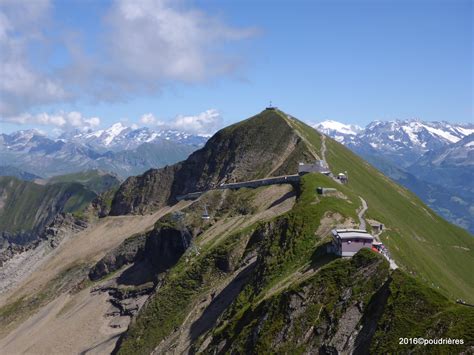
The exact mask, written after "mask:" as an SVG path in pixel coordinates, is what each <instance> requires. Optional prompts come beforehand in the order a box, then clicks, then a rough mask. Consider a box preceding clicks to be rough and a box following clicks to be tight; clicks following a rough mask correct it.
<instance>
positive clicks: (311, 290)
mask: <svg viewBox="0 0 474 355" xmlns="http://www.w3.org/2000/svg"><path fill="white" fill-rule="evenodd" d="M369 269H372V271H371V273H372V275H373V277H366V273H365V272H361V270H369ZM388 272H389V266H388V263H387V261H386V260H384V259H383V258H382V257H381V256H380V255H377V254H375V253H373V252H371V251H370V250H368V249H363V250H361V251H360V252H359V253H358V254H356V256H354V258H352V259H337V260H335V261H333V262H330V263H329V264H327V265H325V266H323V267H322V268H321V269H320V270H319V271H318V273H316V274H315V275H314V276H312V277H311V278H309V279H307V280H305V281H303V282H301V283H293V285H291V286H290V287H288V288H287V289H286V290H284V291H282V292H280V293H277V294H275V295H273V296H272V297H270V298H268V299H266V300H263V301H262V302H260V303H256V304H255V303H253V304H251V305H250V306H248V307H246V308H245V309H244V310H243V311H241V312H239V313H237V314H236V315H235V316H231V317H228V318H225V319H224V321H223V322H224V324H223V325H221V326H220V328H217V329H215V331H214V333H213V340H212V342H211V344H210V347H209V348H207V349H206V353H213V352H214V351H216V348H217V346H219V344H220V343H221V342H222V341H225V343H226V347H224V349H222V350H221V351H219V352H220V353H221V352H223V353H250V352H251V353H257V354H259V353H266V352H267V351H268V349H272V350H271V351H272V352H274V353H292V354H303V353H307V352H308V351H310V352H311V350H313V351H314V350H315V349H314V348H312V347H311V346H312V345H316V349H317V348H318V347H319V345H321V343H322V342H323V341H324V340H325V339H323V337H324V336H325V335H326V336H327V335H333V334H332V332H333V331H332V329H335V327H336V326H337V325H338V321H339V318H340V317H341V315H342V314H343V313H344V311H345V310H346V308H347V307H349V306H352V305H353V304H356V303H357V304H358V307H359V308H364V307H365V306H366V305H367V304H368V303H369V301H370V299H371V297H372V295H373V294H374V293H375V292H377V290H378V289H379V288H380V287H381V286H382V285H383V283H384V282H385V280H386V279H387V277H388ZM347 290H350V291H351V292H350V294H349V297H347V298H346V299H345V300H343V301H342V300H341V295H342V294H343V293H344V292H346V291H347ZM302 298H304V302H303V303H300V307H301V309H302V311H296V312H297V315H296V316H294V318H293V319H290V314H291V313H292V312H293V311H294V309H293V307H294V306H292V305H291V304H293V303H294V302H295V300H297V299H300V300H301V299H302ZM310 328H314V329H318V333H316V334H314V336H313V337H312V338H311V339H310V340H309V342H306V341H302V338H304V334H305V333H307V332H308V329H310ZM256 329H258V330H257V331H256ZM256 332H257V333H256ZM281 333H283V334H284V335H283V336H281V335H280V334H281Z"/></svg>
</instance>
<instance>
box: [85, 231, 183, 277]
mask: <svg viewBox="0 0 474 355" xmlns="http://www.w3.org/2000/svg"><path fill="white" fill-rule="evenodd" d="M190 239H191V235H190V234H189V233H184V234H182V233H181V231H180V230H179V229H177V227H175V226H174V225H172V224H170V223H168V222H157V224H156V225H155V228H154V229H153V230H151V231H150V232H148V233H146V234H139V235H135V236H132V237H130V238H127V239H126V240H125V241H124V242H122V244H120V245H119V246H118V247H117V248H115V249H114V250H111V251H110V252H108V253H107V254H106V255H105V256H104V257H103V258H102V259H101V260H99V262H97V263H96V264H95V265H94V267H92V268H91V270H90V272H89V278H90V279H91V280H98V279H100V278H102V277H104V276H106V275H108V274H110V273H112V272H114V271H117V270H119V269H120V268H122V267H123V266H125V265H129V264H132V263H135V264H138V263H140V262H141V263H144V264H145V265H146V268H147V269H148V270H147V272H150V273H151V274H152V275H157V274H159V273H161V272H163V271H166V270H167V269H169V268H170V267H172V266H173V265H175V264H176V262H177V261H178V259H179V258H180V257H181V255H183V253H184V252H185V251H186V249H187V248H188V247H189V243H190ZM132 278H133V276H132Z"/></svg>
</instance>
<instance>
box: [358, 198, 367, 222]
mask: <svg viewBox="0 0 474 355" xmlns="http://www.w3.org/2000/svg"><path fill="white" fill-rule="evenodd" d="M359 198H360V201H361V202H362V209H361V210H360V212H359V213H358V214H357V216H358V217H359V222H360V225H359V229H363V230H365V228H366V223H365V219H364V214H365V212H366V211H367V209H368V208H369V206H367V202H366V201H365V200H364V199H363V198H362V197H360V196H359Z"/></svg>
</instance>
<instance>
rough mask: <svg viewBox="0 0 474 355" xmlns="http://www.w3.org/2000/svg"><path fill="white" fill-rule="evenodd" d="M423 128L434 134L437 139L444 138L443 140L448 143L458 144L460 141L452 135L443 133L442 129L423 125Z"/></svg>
mask: <svg viewBox="0 0 474 355" xmlns="http://www.w3.org/2000/svg"><path fill="white" fill-rule="evenodd" d="M423 127H424V128H426V129H427V130H428V132H430V133H432V134H435V135H437V136H438V137H441V138H444V139H446V140H447V141H449V142H451V143H456V142H459V141H460V140H461V138H460V137H456V136H454V135H452V134H451V133H449V132H446V131H443V130H442V129H439V128H434V127H430V126H427V125H423Z"/></svg>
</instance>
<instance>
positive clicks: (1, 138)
mask: <svg viewBox="0 0 474 355" xmlns="http://www.w3.org/2000/svg"><path fill="white" fill-rule="evenodd" d="M205 142H206V138H205V137H200V136H193V135H190V134H187V133H183V132H178V131H171V130H162V131H154V130H152V129H149V128H132V127H126V126H124V125H122V124H121V123H117V124H114V125H113V126H111V127H109V128H107V129H104V130H98V131H88V132H81V131H79V130H76V131H72V132H68V133H65V134H62V135H61V136H60V137H58V138H56V139H53V138H50V137H48V136H46V135H45V134H43V133H41V132H39V131H36V130H25V131H18V132H14V133H11V134H0V166H10V167H14V168H18V169H22V170H25V171H30V172H33V173H35V174H37V175H40V176H44V177H48V176H52V175H59V174H67V173H72V172H77V171H81V170H87V169H102V170H106V171H109V172H113V173H116V174H117V175H119V176H121V177H127V176H130V175H137V174H140V173H142V172H144V171H146V170H148V169H150V168H156V167H160V166H163V165H167V164H172V163H175V162H177V161H180V160H183V159H185V158H186V157H187V156H188V155H189V154H190V153H191V152H193V151H194V150H196V149H197V148H199V147H200V146H202V145H204V143H205Z"/></svg>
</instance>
